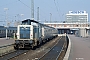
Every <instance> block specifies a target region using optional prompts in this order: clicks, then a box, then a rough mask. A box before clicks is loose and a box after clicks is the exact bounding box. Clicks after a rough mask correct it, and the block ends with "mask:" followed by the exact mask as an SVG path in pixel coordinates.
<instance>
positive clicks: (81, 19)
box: [66, 11, 88, 23]
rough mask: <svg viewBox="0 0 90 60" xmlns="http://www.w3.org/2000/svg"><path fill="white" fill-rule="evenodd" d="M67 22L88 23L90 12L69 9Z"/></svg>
mask: <svg viewBox="0 0 90 60" xmlns="http://www.w3.org/2000/svg"><path fill="white" fill-rule="evenodd" d="M66 22H67V23H87V22H88V13H87V12H86V11H69V13H67V14H66Z"/></svg>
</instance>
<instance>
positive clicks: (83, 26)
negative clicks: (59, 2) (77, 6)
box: [44, 11, 90, 35]
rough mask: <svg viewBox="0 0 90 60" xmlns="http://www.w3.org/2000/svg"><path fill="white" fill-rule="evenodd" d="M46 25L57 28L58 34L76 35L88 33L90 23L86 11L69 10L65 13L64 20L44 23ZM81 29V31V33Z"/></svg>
mask: <svg viewBox="0 0 90 60" xmlns="http://www.w3.org/2000/svg"><path fill="white" fill-rule="evenodd" d="M44 24H46V25H48V26H51V27H54V28H57V29H58V33H59V34H64V33H67V34H77V33H80V34H77V35H88V34H89V35H90V33H88V32H90V23H89V22H88V13H87V12H86V11H76V12H73V11H69V13H67V14H66V20H65V22H60V23H59V22H57V23H56V22H52V23H51V22H47V23H44ZM81 31H83V33H82V34H81Z"/></svg>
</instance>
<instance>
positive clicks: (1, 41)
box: [0, 38, 15, 47]
mask: <svg viewBox="0 0 90 60" xmlns="http://www.w3.org/2000/svg"><path fill="white" fill-rule="evenodd" d="M14 43H15V40H14V39H6V38H0V47H3V46H7V45H11V44H14Z"/></svg>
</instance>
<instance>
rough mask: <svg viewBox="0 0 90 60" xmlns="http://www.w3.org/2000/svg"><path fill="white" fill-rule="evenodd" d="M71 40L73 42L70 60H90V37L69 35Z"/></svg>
mask: <svg viewBox="0 0 90 60" xmlns="http://www.w3.org/2000/svg"><path fill="white" fill-rule="evenodd" d="M69 38H70V40H71V51H70V56H69V60H90V37H88V38H81V37H76V36H74V35H69Z"/></svg>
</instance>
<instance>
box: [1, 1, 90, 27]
mask: <svg viewBox="0 0 90 60" xmlns="http://www.w3.org/2000/svg"><path fill="white" fill-rule="evenodd" d="M89 6H90V0H34V10H35V11H34V16H35V19H37V7H39V8H40V21H45V20H47V21H50V13H52V18H51V19H52V21H55V20H56V21H64V20H65V14H66V13H68V11H70V10H72V11H83V10H86V11H87V13H89V14H90V8H89ZM4 8H8V11H7V13H8V21H10V22H14V21H15V20H22V19H27V18H31V0H21V2H20V1H19V0H0V21H5V11H4ZM21 14H24V15H23V16H20V15H21ZM89 21H90V19H89ZM2 24H4V25H5V23H4V22H0V25H2Z"/></svg>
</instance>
